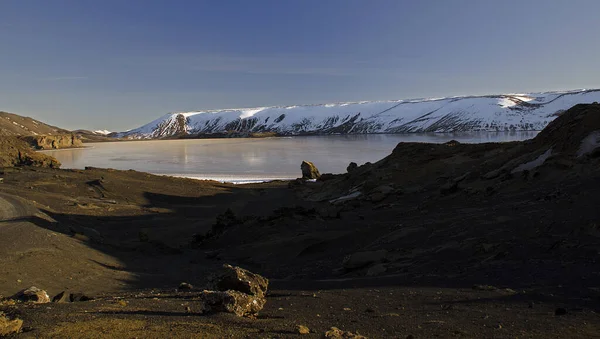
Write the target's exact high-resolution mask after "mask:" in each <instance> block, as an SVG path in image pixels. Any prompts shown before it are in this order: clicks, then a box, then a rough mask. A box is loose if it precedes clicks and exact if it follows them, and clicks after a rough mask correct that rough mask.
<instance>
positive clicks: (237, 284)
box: [209, 264, 269, 298]
mask: <svg viewBox="0 0 600 339" xmlns="http://www.w3.org/2000/svg"><path fill="white" fill-rule="evenodd" d="M268 287H269V279H267V278H265V277H263V276H261V275H259V274H255V273H252V272H250V271H248V270H245V269H243V268H240V267H235V266H231V265H228V264H225V265H223V270H222V271H221V272H220V273H218V274H216V275H214V276H213V277H211V278H210V281H209V289H211V290H216V291H229V290H233V291H238V292H242V293H246V294H249V295H252V296H256V297H260V298H264V297H265V295H266V294H267V288H268Z"/></svg>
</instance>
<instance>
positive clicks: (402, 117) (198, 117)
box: [113, 89, 600, 139]
mask: <svg viewBox="0 0 600 339" xmlns="http://www.w3.org/2000/svg"><path fill="white" fill-rule="evenodd" d="M595 101H599V102H600V89H596V90H576V91H566V92H546V93H530V94H505V95H490V96H466V97H451V98H439V99H413V100H397V101H376V102H369V101H362V102H347V103H335V104H323V105H301V106H288V107H258V108H241V109H222V110H206V111H197V112H185V113H169V114H166V115H164V116H162V117H160V118H158V119H156V120H154V121H152V122H150V123H149V124H146V125H144V126H142V127H139V128H136V129H133V130H129V131H127V132H121V133H115V134H113V135H114V136H117V137H125V138H132V139H153V138H168V137H174V136H191V137H193V136H210V135H214V136H223V135H231V136H246V135H251V134H253V133H273V134H277V135H306V134H347V133H352V134H360V133H406V132H464V131H506V130H541V129H543V128H544V127H545V126H546V125H547V124H548V123H549V122H550V121H552V120H553V119H554V118H556V117H557V116H558V115H560V113H561V112H563V111H565V110H567V109H569V108H571V107H572V106H574V105H576V104H579V103H592V102H595Z"/></svg>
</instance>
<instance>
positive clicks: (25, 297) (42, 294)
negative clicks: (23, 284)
mask: <svg viewBox="0 0 600 339" xmlns="http://www.w3.org/2000/svg"><path fill="white" fill-rule="evenodd" d="M10 299H13V300H18V301H21V302H31V303H34V304H45V303H49V302H50V297H49V296H48V293H46V291H44V290H40V289H39V288H37V287H35V286H31V287H29V288H26V289H24V290H22V291H19V292H17V294H15V295H13V296H12V297H10Z"/></svg>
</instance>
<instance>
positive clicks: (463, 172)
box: [0, 105, 600, 338]
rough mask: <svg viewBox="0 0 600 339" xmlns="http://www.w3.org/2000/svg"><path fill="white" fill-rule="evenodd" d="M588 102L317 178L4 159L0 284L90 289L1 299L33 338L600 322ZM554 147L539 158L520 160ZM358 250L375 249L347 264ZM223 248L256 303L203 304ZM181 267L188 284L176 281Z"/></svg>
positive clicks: (371, 332) (497, 329) (509, 333)
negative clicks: (523, 127) (521, 132)
mask: <svg viewBox="0 0 600 339" xmlns="http://www.w3.org/2000/svg"><path fill="white" fill-rule="evenodd" d="M599 114H600V106H598V105H581V106H576V107H575V108H574V109H572V110H571V111H568V112H567V113H565V114H564V115H563V116H562V117H560V118H558V119H557V120H556V123H553V124H551V125H550V126H549V128H550V129H549V130H548V131H545V132H544V133H541V134H540V136H539V137H538V138H536V139H534V140H533V141H528V142H523V143H505V144H480V145H468V144H459V143H456V142H453V143H448V144H443V145H431V144H413V143H402V144H399V145H398V146H397V147H396V149H395V150H394V151H393V153H392V154H391V155H390V156H389V157H387V158H385V159H382V160H381V161H379V162H377V163H374V164H366V165H363V166H359V167H358V168H356V169H354V170H353V171H352V172H351V173H349V174H344V175H337V176H324V177H323V179H324V180H321V181H317V182H315V183H310V182H302V181H298V182H291V183H287V182H272V183H267V184H260V185H243V186H234V185H228V184H219V183H216V182H202V181H194V180H189V179H178V178H169V177H159V176H153V175H150V174H145V173H139V172H133V171H114V170H103V169H88V170H83V171H74V170H73V171H69V170H56V169H47V168H32V167H23V168H13V169H5V173H4V183H2V184H0V213H3V214H4V216H5V217H4V218H3V219H2V220H4V221H0V272H2V275H0V294H3V295H5V296H6V295H11V294H12V293H14V292H16V291H18V290H20V289H22V288H25V287H29V286H31V285H35V286H37V287H40V288H43V289H46V290H47V291H48V292H49V293H50V294H51V295H54V294H57V293H58V292H60V291H62V290H70V291H74V292H79V291H81V292H85V293H86V294H93V295H95V296H97V297H98V299H96V300H95V301H90V302H79V303H70V304H52V305H20V304H18V305H13V306H11V305H6V306H5V307H4V310H5V311H6V312H7V313H9V314H13V315H17V316H19V317H21V318H22V319H23V320H24V326H25V327H26V328H25V330H26V331H25V332H24V333H23V334H21V336H23V337H37V338H45V337H48V338H51V337H69V338H78V337H79V338H90V337H92V338H113V337H144V338H164V337H173V338H193V337H207V338H211V337H214V338H222V337H236V338H273V337H279V338H288V337H300V336H302V335H300V334H299V333H298V332H297V330H296V328H297V325H305V326H307V327H308V328H309V329H310V330H311V331H312V332H311V333H310V334H308V335H304V336H306V337H309V338H310V337H314V338H318V337H322V335H323V333H324V332H325V331H327V330H328V329H329V328H331V327H332V326H335V327H338V328H341V329H343V330H347V331H352V332H357V331H358V332H359V333H360V334H362V335H365V336H367V337H369V338H407V337H408V336H413V337H414V338H433V337H442V338H448V337H458V338H515V337H519V338H566V337H568V338H590V337H594V336H598V335H599V334H600V318H599V315H598V313H597V312H600V292H599V291H600V269H599V268H598V261H599V260H600V252H599V251H598V248H600V226H599V224H598V220H599V218H598V217H599V215H598V208H597V201H598V197H599V196H600V158H598V157H596V156H595V153H591V154H589V155H587V156H584V157H580V158H578V157H576V155H575V154H576V153H577V149H578V145H579V144H580V143H581V140H583V139H584V138H585V137H586V136H587V135H589V133H591V132H593V131H597V130H600V124H599V123H596V121H598V120H596V117H598V116H599ZM578 121H579V122H580V123H581V122H585V125H584V126H581V125H579V124H580V123H578ZM565 126H567V127H565ZM568 126H571V127H568ZM550 148H552V149H554V150H556V153H553V154H552V155H551V156H550V158H548V159H547V160H546V161H545V162H544V164H543V165H541V166H539V167H535V168H531V169H529V170H526V171H518V172H515V171H514V170H515V168H517V167H518V166H519V165H521V164H523V163H526V162H529V161H531V160H533V159H535V158H537V157H538V156H539V155H540V154H541V153H543V152H545V151H546V150H547V149H550ZM309 160H310V159H309ZM299 174H300V173H299ZM353 192H360V195H359V196H357V197H355V198H353V199H352V198H348V199H346V200H344V199H341V200H337V201H335V202H333V203H330V202H329V201H330V200H335V199H337V198H340V197H343V196H348V195H350V194H352V193H353ZM227 209H230V211H229V212H226V211H227ZM365 251H367V252H368V251H377V253H385V257H384V258H383V259H382V258H378V259H376V262H366V263H365V264H364V265H353V266H350V265H347V264H345V261H344V259H345V258H347V257H348V256H351V255H352V254H355V253H358V252H365ZM223 263H230V264H235V265H239V266H242V267H245V268H247V269H249V270H251V271H254V272H257V273H260V274H262V275H264V276H266V277H268V278H270V279H271V282H272V284H271V287H270V292H269V294H268V296H267V305H266V307H265V309H264V310H263V311H262V312H261V315H260V316H259V317H258V319H246V318H238V317H235V316H234V315H231V314H215V315H210V316H206V315H200V314H198V294H199V292H200V291H201V290H202V287H203V285H204V283H205V281H206V277H207V275H208V274H209V273H210V272H213V271H214V270H215V269H216V268H217V267H219V266H221V265H222V264H223ZM346 263H347V262H346ZM182 281H186V282H189V283H192V284H193V285H195V286H196V289H194V290H191V291H188V292H177V291H175V288H176V287H177V286H178V285H179V283H180V282H182ZM187 307H189V310H187Z"/></svg>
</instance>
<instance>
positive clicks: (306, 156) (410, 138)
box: [44, 131, 538, 183]
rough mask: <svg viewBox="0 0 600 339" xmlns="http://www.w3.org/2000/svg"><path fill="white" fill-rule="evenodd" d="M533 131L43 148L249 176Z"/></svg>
mask: <svg viewBox="0 0 600 339" xmlns="http://www.w3.org/2000/svg"><path fill="white" fill-rule="evenodd" d="M537 133H538V132H534V131H521V132H472V133H449V134H446V133H411V134H368V135H367V134H363V135H329V136H305V137H283V138H264V139H241V138H240V139H186V140H148V141H130V142H105V143H90V144H86V146H88V147H86V148H80V149H64V150H53V151H44V153H46V154H49V155H51V156H53V157H55V158H57V159H58V160H59V161H60V162H61V163H62V164H63V165H62V168H74V169H83V168H84V167H85V166H93V167H103V168H114V169H122V170H128V169H133V170H136V171H144V172H149V173H154V174H162V175H172V176H183V177H191V178H198V179H213V180H219V181H227V182H237V183H240V182H253V181H262V180H273V179H292V178H297V177H299V176H300V164H301V163H302V161H303V160H307V161H312V162H313V163H314V164H315V165H316V166H317V167H318V168H319V170H320V172H321V173H328V172H330V173H344V172H346V167H347V166H348V164H349V163H350V162H352V161H353V162H356V163H358V164H359V165H360V164H363V163H365V162H375V161H378V160H380V159H382V158H383V157H385V156H387V155H389V154H390V153H391V152H392V150H393V149H394V147H396V145H397V144H398V143H399V142H430V143H444V142H447V141H450V140H453V139H454V140H458V141H459V142H463V143H482V142H505V141H517V140H525V139H531V138H533V137H535V136H536V135H537Z"/></svg>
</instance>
